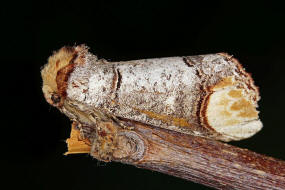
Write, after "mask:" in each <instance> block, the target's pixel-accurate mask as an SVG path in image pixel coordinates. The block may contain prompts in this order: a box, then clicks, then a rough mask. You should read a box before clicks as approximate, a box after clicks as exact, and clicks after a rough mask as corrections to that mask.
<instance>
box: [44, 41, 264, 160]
mask: <svg viewBox="0 0 285 190" xmlns="http://www.w3.org/2000/svg"><path fill="white" fill-rule="evenodd" d="M41 75H42V79H43V88H42V89H43V93H44V96H45V99H46V100H47V102H48V103H49V104H51V105H53V106H55V107H57V108H58V109H59V110H60V111H61V112H62V113H64V114H65V115H66V116H68V117H69V118H70V119H71V120H72V121H73V127H74V128H76V129H77V130H78V131H80V134H81V136H82V138H84V139H87V141H88V143H89V144H90V146H92V150H91V154H92V151H93V152H96V155H97V157H98V155H99V159H102V160H108V158H109V156H110V154H112V152H113V151H114V150H115V149H116V142H117V140H116V139H117V138H118V132H119V131H122V130H123V131H126V130H127V131H131V130H132V127H133V126H132V123H134V122H138V123H141V124H145V125H149V126H152V127H157V128H164V129H167V130H171V131H176V132H179V133H184V134H189V135H195V136H201V137H205V138H211V139H215V140H220V141H225V142H228V141H232V140H242V139H245V138H248V137H251V136H252V135H254V134H255V133H257V132H258V131H260V130H261V128H262V122H261V121H260V119H259V117H258V113H259V112H258V111H257V107H258V105H257V102H258V100H259V99H260V96H259V92H258V88H257V87H256V86H255V84H254V81H253V79H252V77H251V75H250V74H249V73H247V72H246V71H245V70H244V68H243V67H242V65H241V64H240V63H239V62H238V60H237V59H235V58H233V57H232V56H231V55H228V54H226V53H217V54H207V55H198V56H183V57H167V58H153V59H141V60H133V61H123V62H108V61H106V60H104V59H98V58H97V57H96V56H95V55H93V54H92V53H90V52H89V50H88V47H87V46H85V45H79V46H75V47H63V48H61V49H60V50H58V51H57V52H55V53H54V54H53V55H52V56H51V57H50V58H49V59H48V63H47V64H46V65H45V66H44V67H43V69H42V71H41ZM108 155H109V156H108Z"/></svg>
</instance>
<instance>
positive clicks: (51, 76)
mask: <svg viewBox="0 0 285 190" xmlns="http://www.w3.org/2000/svg"><path fill="white" fill-rule="evenodd" d="M76 48H77V47H63V48H61V49H60V50H58V51H57V52H54V54H53V55H52V56H50V57H49V59H48V63H47V64H46V65H45V66H44V68H43V69H42V70H41V75H42V79H43V88H42V90H43V93H44V96H45V99H46V100H47V102H48V103H50V104H51V105H53V106H59V105H60V104H61V103H62V101H63V98H64V96H65V89H64V87H65V85H66V84H67V80H68V74H70V72H72V70H73V67H74V66H73V65H74V64H73V61H74V59H75V58H76V57H77V49H76Z"/></svg>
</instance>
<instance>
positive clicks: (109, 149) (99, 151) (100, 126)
mask: <svg viewBox="0 0 285 190" xmlns="http://www.w3.org/2000/svg"><path fill="white" fill-rule="evenodd" d="M117 131H118V125H115V124H114V122H105V121H98V123H97V130H96V137H95V138H94V140H93V142H92V147H91V152H90V154H91V155H92V156H93V157H95V158H96V159H98V160H102V161H105V162H108V161H111V159H112V155H113V152H114V150H115V149H116V143H115V142H116V138H117Z"/></svg>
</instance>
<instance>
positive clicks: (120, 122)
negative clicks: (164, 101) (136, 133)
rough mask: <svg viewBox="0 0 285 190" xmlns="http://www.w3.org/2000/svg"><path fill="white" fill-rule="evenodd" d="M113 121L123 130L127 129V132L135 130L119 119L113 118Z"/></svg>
mask: <svg viewBox="0 0 285 190" xmlns="http://www.w3.org/2000/svg"><path fill="white" fill-rule="evenodd" d="M111 119H112V120H113V121H114V122H115V123H116V124H117V125H118V126H120V127H121V128H122V129H127V130H133V129H134V126H131V125H126V124H125V122H124V123H123V122H122V121H121V120H120V119H118V118H117V117H115V116H111Z"/></svg>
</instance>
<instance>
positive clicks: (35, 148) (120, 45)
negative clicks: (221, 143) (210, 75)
mask: <svg viewBox="0 0 285 190" xmlns="http://www.w3.org/2000/svg"><path fill="white" fill-rule="evenodd" d="M284 10H285V9H284V4H282V3H278V2H275V3H274V2H272V1H256V2H253V1H246V2H244V3H242V2H237V1H231V2H228V1H211V2H206V1H196V2H195V3H189V2H188V3H187V4H186V3H178V2H177V1H149V2H148V1H145V0H139V1H134V0H133V1H124V2H119V1H112V2H106V1H103V0H102V1H93V2H92V3H90V2H84V1H76V2H66V3H60V2H58V1H49V2H48V1H38V2H30V1H23V2H12V1H6V2H5V3H2V4H1V33H2V35H1V37H2V39H1V105H2V106H1V108H2V112H3V113H4V115H3V114H2V115H1V118H2V122H1V129H2V131H1V132H2V133H1V140H2V141H3V142H2V144H1V145H2V147H1V152H2V153H3V154H2V156H1V165H2V166H1V173H2V174H4V176H5V177H4V178H1V186H4V184H7V185H9V188H11V189H13V188H15V187H18V188H28V189H85V190H86V189H111V188H113V189H114V188H116V189H125V190H127V189H144V190H145V189H162V188H164V189H176V188H177V189H209V188H207V187H204V186H202V185H199V184H195V183H192V182H188V181H185V180H182V179H178V178H175V177H171V176H167V175H164V174H160V173H157V172H151V171H147V170H142V169H137V168H135V167H133V166H128V165H123V164H120V163H107V164H105V163H102V162H98V161H97V160H95V159H93V158H91V157H90V156H88V155H71V156H63V153H64V152H65V151H66V145H65V139H66V138H68V137H69V132H70V121H69V120H68V118H67V117H65V116H63V115H62V114H60V112H59V111H58V110H56V109H55V108H53V107H51V106H50V105H48V104H47V103H46V102H45V100H44V98H43V95H42V92H41V85H42V84H41V77H40V68H41V67H42V66H43V65H44V64H45V63H46V62H47V58H48V56H50V55H51V54H52V52H53V51H54V50H57V49H59V48H60V47H62V46H64V45H74V44H81V43H85V44H87V45H88V46H89V47H90V49H91V52H93V53H94V54H96V55H98V56H99V58H105V59H107V60H110V61H119V60H131V59H141V58H153V57H165V56H167V57H169V56H182V55H197V54H206V53H215V52H228V53H230V54H233V55H234V56H235V57H236V58H238V59H239V60H240V61H241V63H242V64H243V65H244V66H245V68H246V70H247V71H248V72H250V73H252V74H253V78H254V79H255V81H256V84H257V85H258V86H259V87H260V93H261V97H262V99H261V101H260V102H259V105H260V108H259V110H260V117H261V120H262V121H263V123H264V128H263V130H262V131H261V132H259V133H258V134H257V135H255V136H254V137H252V138H250V139H248V140H243V141H240V142H232V143H230V144H233V145H236V146H239V147H244V148H248V149H250V150H253V151H255V152H258V153H262V154H266V155H270V156H273V157H276V158H279V159H283V160H285V148H284V145H285V140H284V134H285V126H284V110H283V109H284V107H285V103H284V83H285V80H284V76H283V74H284V63H285V55H284V54H285V48H284V44H285V11H284ZM3 182H4V184H3Z"/></svg>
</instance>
